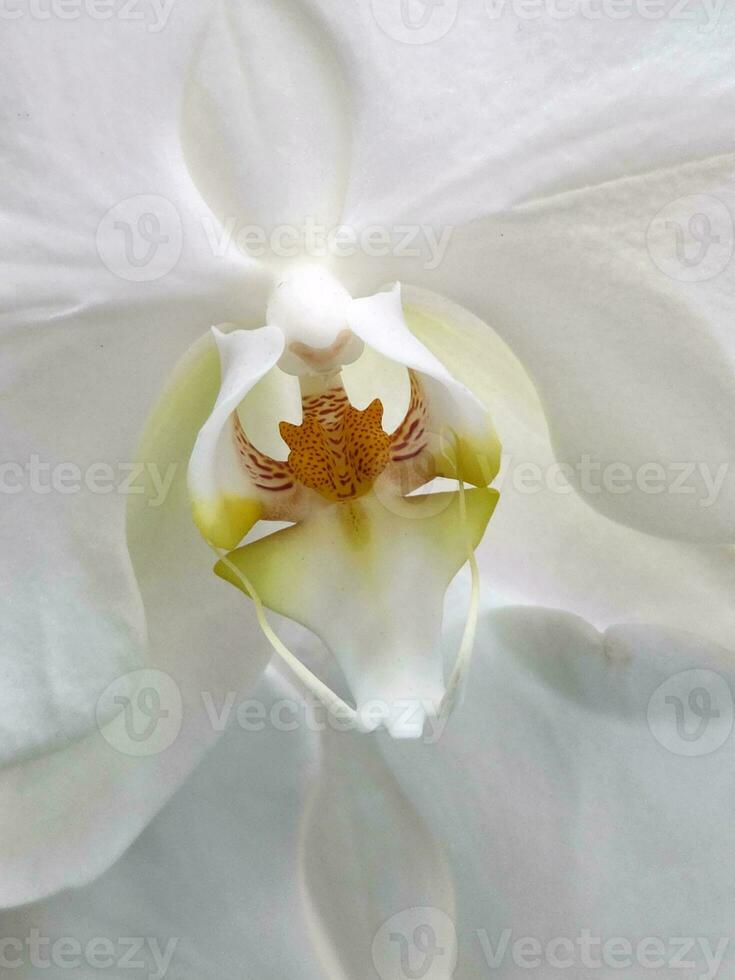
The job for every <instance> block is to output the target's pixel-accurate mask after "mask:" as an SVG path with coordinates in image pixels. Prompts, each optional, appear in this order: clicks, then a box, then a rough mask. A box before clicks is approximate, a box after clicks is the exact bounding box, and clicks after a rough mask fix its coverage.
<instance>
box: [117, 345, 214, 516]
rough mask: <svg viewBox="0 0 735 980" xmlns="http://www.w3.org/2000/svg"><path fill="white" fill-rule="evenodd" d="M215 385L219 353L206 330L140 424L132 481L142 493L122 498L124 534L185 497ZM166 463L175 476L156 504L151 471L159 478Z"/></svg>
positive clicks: (211, 404)
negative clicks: (188, 473) (136, 477)
mask: <svg viewBox="0 0 735 980" xmlns="http://www.w3.org/2000/svg"><path fill="white" fill-rule="evenodd" d="M219 386H220V363H219V354H218V353H217V348H216V347H215V345H214V343H213V342H212V338H211V335H210V334H209V333H207V334H205V335H203V336H202V337H201V338H200V339H199V340H198V341H197V342H196V343H195V344H194V345H193V346H192V347H191V348H190V349H189V350H188V351H187V352H186V354H185V355H184V356H183V358H182V359H181V360H180V361H179V363H178V365H177V366H176V368H175V369H174V372H173V376H172V377H171V380H170V381H169V383H168V384H167V386H166V388H165V389H164V391H163V394H162V395H161V397H160V398H159V399H158V402H157V403H156V405H155V406H154V408H153V410H152V412H151V414H150V415H149V417H148V420H147V422H146V426H145V429H144V431H143V435H142V437H141V441H140V446H139V449H138V455H137V459H136V465H137V466H139V467H141V468H142V472H141V475H140V479H139V480H138V481H137V483H138V484H141V483H142V484H143V492H142V493H140V494H137V493H136V494H132V495H131V496H130V497H129V498H128V533H129V534H131V533H133V532H132V530H131V529H132V528H135V532H134V533H135V534H136V535H137V534H139V533H140V534H144V533H147V531H150V530H151V528H150V525H151V524H152V523H156V522H157V523H160V521H161V515H162V512H163V511H165V510H168V508H169V505H171V506H176V507H178V506H179V504H181V503H182V502H183V501H185V500H186V497H187V489H186V467H187V464H188V462H189V457H190V456H191V451H192V449H193V447H194V443H195V442H196V438H197V435H198V433H199V430H200V429H201V427H202V425H203V424H204V423H205V422H206V420H207V418H208V417H209V415H210V413H211V411H212V406H213V405H214V403H215V401H216V399H217V394H218V392H219ZM169 466H174V467H175V468H176V472H175V478H174V480H173V483H172V485H171V488H170V493H169V494H168V496H167V497H166V499H165V501H164V502H163V504H161V506H157V505H156V504H157V500H158V495H159V489H158V487H157V486H156V482H155V480H154V479H153V474H154V473H155V475H156V476H157V477H158V478H159V480H160V478H161V476H162V475H164V474H165V473H166V471H167V468H168V467H169ZM138 529H140V531H139V530H138ZM144 529H147V531H146V530H144Z"/></svg>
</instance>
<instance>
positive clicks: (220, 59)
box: [182, 0, 349, 259]
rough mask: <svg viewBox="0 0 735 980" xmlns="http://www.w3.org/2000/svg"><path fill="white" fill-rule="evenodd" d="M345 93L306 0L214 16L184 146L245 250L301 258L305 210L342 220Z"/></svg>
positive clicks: (187, 108)
mask: <svg viewBox="0 0 735 980" xmlns="http://www.w3.org/2000/svg"><path fill="white" fill-rule="evenodd" d="M343 93H344V86H343V84H342V83H341V73H340V68H339V66H338V62H337V58H336V56H335V54H334V53H333V52H332V51H331V50H330V49H329V43H328V39H327V37H326V36H325V34H324V31H323V29H322V28H321V26H320V24H319V21H318V20H315V19H314V18H313V16H312V15H311V14H310V13H309V11H308V9H306V8H304V7H303V6H301V5H297V6H294V5H293V4H285V3H282V2H277V3H273V2H271V0H267V2H257V0H256V2H252V3H248V4H247V6H245V7H241V6H239V5H236V4H228V5H226V6H225V5H222V6H221V7H220V8H219V9H218V10H217V11H216V12H215V15H214V16H213V17H212V18H211V22H210V25H209V30H208V33H207V36H206V38H205V41H204V43H203V45H202V49H201V52H200V54H199V56H198V58H197V59H196V61H195V63H194V65H193V67H192V74H191V77H190V80H189V85H188V90H187V95H186V100H185V105H184V113H183V120H182V145H183V150H184V155H185V157H186V161H187V165H188V167H189V170H190V172H191V174H192V176H193V178H194V180H195V182H196V184H197V186H198V187H199V189H200V191H201V193H202V196H203V197H204V199H205V201H206V202H207V204H208V205H209V207H210V208H211V209H212V211H213V212H214V213H215V214H216V215H217V217H218V218H219V220H220V222H221V223H222V225H223V227H224V229H225V231H226V232H229V235H230V236H232V235H233V233H234V234H235V240H236V241H237V242H238V244H242V245H243V247H244V248H245V249H246V250H247V248H248V246H250V248H251V251H252V250H253V249H257V250H258V254H260V255H267V256H268V257H269V258H271V259H278V257H279V256H280V257H281V258H290V259H293V258H295V257H297V256H298V255H299V254H300V251H301V248H302V247H303V240H302V239H303V235H304V227H305V224H304V223H305V221H306V220H307V219H308V220H309V221H310V222H312V223H313V224H314V226H315V227H317V228H320V227H325V228H332V227H333V226H334V225H335V224H336V223H337V222H338V220H339V214H340V211H341V207H342V200H343V195H344V185H345V180H346V170H347V166H348V157H347V154H348V149H349V139H348V116H347V108H346V104H345V100H344V94H343ZM315 107H318V121H317V118H315V111H314V109H315ZM282 232H283V234H281V233H282Z"/></svg>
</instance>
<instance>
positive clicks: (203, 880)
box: [0, 680, 325, 980]
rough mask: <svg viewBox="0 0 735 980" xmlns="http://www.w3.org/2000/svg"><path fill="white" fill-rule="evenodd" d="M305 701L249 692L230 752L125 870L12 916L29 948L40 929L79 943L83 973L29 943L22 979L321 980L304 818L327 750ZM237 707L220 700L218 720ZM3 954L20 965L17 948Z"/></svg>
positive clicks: (7, 919) (267, 690) (268, 690)
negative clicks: (306, 893)
mask: <svg viewBox="0 0 735 980" xmlns="http://www.w3.org/2000/svg"><path fill="white" fill-rule="evenodd" d="M233 695H235V692H234V691H233ZM300 704H301V702H300V699H299V696H298V695H297V694H296V693H295V692H294V691H293V689H292V688H290V687H289V686H287V685H284V684H283V683H282V682H278V683H276V682H274V681H273V680H268V681H265V680H264V682H263V683H262V684H260V685H259V686H258V687H257V688H256V689H255V690H254V691H252V692H251V694H249V695H247V696H245V695H244V694H243V693H242V692H240V691H238V692H237V696H236V697H234V700H233V701H231V702H230V711H229V715H227V714H225V715H224V718H225V720H227V717H229V722H230V724H229V726H228V728H227V730H226V732H225V734H224V736H223V738H222V739H221V741H220V742H219V743H218V745H217V747H216V748H215V749H214V750H213V751H212V752H211V753H210V754H209V756H208V757H207V760H206V762H205V764H203V765H202V766H201V767H200V768H199V769H198V771H197V772H196V773H195V774H194V775H193V776H192V778H191V780H190V781H189V782H188V784H187V785H186V786H185V787H184V788H182V789H181V790H180V791H179V793H178V794H177V795H176V796H175V797H174V798H173V799H172V800H171V802H170V803H169V805H168V806H167V807H166V808H165V809H164V810H163V812H162V813H160V814H159V816H158V817H157V818H156V820H155V821H154V822H153V823H152V824H151V825H150V826H149V827H148V828H147V829H146V831H145V833H144V834H143V835H142V836H141V837H140V838H139V839H138V840H137V841H136V843H135V844H134V845H133V846H132V847H131V848H130V850H129V851H128V852H127V853H126V854H125V855H124V857H122V859H121V860H120V861H119V862H118V864H116V865H115V867H114V868H112V869H111V870H110V871H108V872H107V874H105V875H104V876H103V877H102V878H100V879H99V880H98V881H97V882H95V883H94V884H92V885H89V886H87V887H85V888H82V889H80V890H76V891H70V892H66V893H65V894H63V895H60V896H58V897H55V898H52V899H49V900H46V901H43V902H39V903H37V904H35V905H31V906H28V907H27V908H23V909H16V910H13V911H6V912H5V913H3V914H2V915H0V934H1V935H2V936H3V938H4V939H10V938H12V937H19V938H20V939H21V941H24V940H26V938H29V937H30V936H31V935H32V933H31V930H33V929H36V930H38V932H39V933H40V935H41V936H42V937H46V936H48V937H51V938H52V940H56V939H57V938H58V937H62V936H63V937H69V938H70V939H71V940H72V941H76V942H78V943H79V944H80V945H81V952H80V955H79V957H78V963H79V965H78V967H76V968H71V969H70V966H69V963H70V962H73V959H74V958H73V957H72V958H71V959H70V958H69V957H67V958H66V959H64V958H63V957H58V956H57V957H54V955H53V947H52V946H51V945H50V944H47V945H46V946H45V947H43V946H42V947H41V956H42V958H43V959H51V961H52V965H50V966H47V967H36V968H34V966H33V965H32V963H31V962H30V955H31V954H30V949H29V947H28V946H25V949H24V956H23V966H22V967H18V968H17V969H14V970H12V971H10V970H9V972H12V975H13V976H17V977H19V978H21V980H27V978H30V977H34V976H37V975H39V974H40V973H43V975H44V976H46V977H48V978H49V980H62V978H63V977H67V976H70V975H73V976H74V977H77V978H80V980H91V978H92V977H99V976H100V975H105V974H107V973H110V974H114V975H126V974H129V975H131V976H136V977H138V976H140V977H149V976H157V975H158V976H160V975H161V974H162V973H163V974H165V975H166V976H169V977H182V978H183V977H194V976H196V977H205V976H206V977H217V978H222V980H235V978H241V977H242V976H243V975H252V976H254V977H258V980H281V978H283V977H299V978H303V980H321V978H323V977H324V975H325V974H324V968H323V964H322V963H321V962H320V959H319V956H318V951H317V950H315V949H314V947H313V946H312V941H311V927H310V922H309V921H308V919H307V914H306V910H305V908H304V905H303V900H302V888H301V883H300V880H299V864H300V860H301V857H302V837H301V833H302V831H301V822H302V816H303V812H304V808H305V805H306V800H307V797H308V795H309V792H310V790H311V786H312V779H313V774H314V772H315V769H316V767H317V766H318V761H319V758H318V748H319V746H318V736H317V735H316V734H315V733H314V732H313V731H310V730H308V729H306V728H305V724H304V716H303V714H302V715H298V716H295V714H294V710H295V709H296V708H298V707H300ZM224 705H225V702H224V699H221V698H220V697H219V696H217V697H216V698H215V699H214V709H215V710H216V711H217V712H220V711H222V710H223V707H224ZM238 711H239V714H238ZM238 718H239V719H242V720H243V725H242V726H241V725H240V724H239V723H238ZM259 719H260V720H259ZM294 720H295V721H296V725H297V727H296V728H294V727H293V723H294ZM136 936H140V937H141V945H140V947H139V949H138V950H137V952H136V953H135V955H131V952H130V949H131V941H130V940H128V941H127V942H126V938H125V937H136ZM95 937H100V938H102V937H104V939H106V940H107V941H108V943H111V944H112V945H113V952H112V954H111V956H110V959H111V961H112V962H110V959H107V960H106V959H105V957H104V956H102V957H101V959H99V957H100V949H99V944H98V948H97V954H98V961H97V962H95V957H94V946H89V945H88V944H89V943H90V942H91V941H92V940H93V939H94V938H95ZM143 939H145V942H143V941H142V940H143ZM171 940H174V943H173V948H171V946H170V945H169V943H170V941H171ZM169 951H171V952H172V956H171V958H170V960H169V961H168V962H166V958H165V957H166V953H167V952H169ZM3 952H4V953H7V959H8V961H9V962H13V961H14V959H15V950H14V948H13V947H12V946H10V945H6V946H4V947H3ZM156 952H157V953H159V954H160V955H161V959H159V960H158V961H157V960H156V957H155V955H154V953H156ZM124 955H126V956H127V957H128V960H127V962H125V961H124V960H123V956H124ZM101 963H102V964H104V963H107V966H106V967H105V968H102V967H101V966H100V964H101ZM135 963H138V964H140V965H139V966H137V967H135V966H134V964H135ZM95 967H96V968H95ZM165 967H166V968H165ZM164 968H165V969H164Z"/></svg>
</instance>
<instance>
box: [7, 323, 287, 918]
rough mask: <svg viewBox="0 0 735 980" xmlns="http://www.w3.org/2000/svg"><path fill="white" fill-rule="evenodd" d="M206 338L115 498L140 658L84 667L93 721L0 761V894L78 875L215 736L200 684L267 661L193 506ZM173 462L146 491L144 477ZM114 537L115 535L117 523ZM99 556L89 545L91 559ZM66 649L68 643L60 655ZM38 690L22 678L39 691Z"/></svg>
mask: <svg viewBox="0 0 735 980" xmlns="http://www.w3.org/2000/svg"><path fill="white" fill-rule="evenodd" d="M206 341H208V338H205V343H204V344H201V345H199V348H198V349H196V348H195V349H194V350H193V351H192V353H191V355H190V356H189V357H187V358H186V359H185V360H184V361H183V363H182V365H181V366H180V368H179V370H178V371H177V373H176V375H175V377H174V379H173V380H172V382H171V387H170V389H169V390H168V392H167V393H166V394H165V395H164V397H163V399H162V401H161V404H160V406H159V408H158V411H157V412H156V413H155V414H154V415H153V417H152V419H151V421H150V423H149V427H148V431H147V435H146V438H145V440H144V443H143V446H142V447H141V456H140V458H141V459H142V460H143V461H145V463H146V464H147V467H148V469H147V472H146V478H145V481H143V482H142V483H141V487H142V489H143V491H144V492H143V493H142V494H136V495H134V496H132V497H129V498H125V499H127V500H129V501H130V508H129V513H128V519H127V533H128V538H129V547H130V555H131V557H132V562H133V566H134V571H135V576H136V582H137V587H139V588H140V592H141V595H142V599H143V604H144V606H145V612H146V627H147V634H148V636H147V639H148V643H147V647H146V659H145V661H143V663H142V665H141V670H140V671H139V672H134V673H132V674H129V675H126V674H125V673H124V671H123V670H122V669H121V668H118V670H117V671H116V672H115V673H113V674H112V677H117V675H118V674H122V677H121V678H120V680H119V681H117V682H113V684H112V685H111V687H110V688H108V689H107V690H106V691H103V688H105V686H106V684H107V682H108V681H110V680H111V679H112V677H105V678H104V679H102V678H101V677H100V676H99V674H97V675H95V678H94V681H95V684H94V686H92V685H91V684H90V687H91V691H92V694H93V697H92V699H91V704H90V712H91V714H92V722H91V724H92V725H94V728H95V731H94V732H93V733H92V734H90V735H88V736H87V737H86V738H83V739H80V740H79V741H77V742H76V743H74V744H72V745H68V742H67V747H65V748H63V749H62V750H61V751H57V752H53V753H51V754H48V755H45V756H42V757H41V758H38V759H34V760H32V761H29V762H26V763H23V764H19V765H16V766H12V767H8V768H5V769H3V771H2V773H1V774H0V863H2V867H3V874H2V876H0V905H15V904H19V903H22V902H29V901H33V900H35V899H37V898H39V897H42V896H44V895H47V894H49V893H51V892H53V891H56V890H58V889H60V888H63V887H65V886H69V885H81V884H85V883H87V882H88V881H91V880H92V879H93V878H95V877H96V876H97V875H99V874H101V873H102V872H103V871H104V870H106V868H108V867H109V865H110V864H111V863H112V862H113V861H115V860H116V859H117V858H118V857H119V856H120V854H121V853H122V852H123V851H124V850H125V848H126V847H128V845H129V844H130V843H131V841H132V840H134V838H135V837H136V836H137V834H138V833H139V832H140V831H141V830H142V828H143V827H144V826H145V824H146V823H147V822H148V821H149V820H150V818H151V817H152V816H153V814H154V813H155V812H156V811H157V810H158V809H159V808H160V807H161V805H162V804H163V803H164V802H165V801H166V800H167V799H168V797H169V796H170V795H171V793H172V792H173V791H174V790H175V789H176V788H177V786H178V785H179V784H180V783H181V782H182V780H183V779H184V778H185V777H186V776H187V775H188V773H189V772H190V771H191V769H192V768H193V766H194V765H195V764H196V762H197V761H198V760H199V759H200V758H201V756H202V755H203V753H204V752H205V751H206V749H207V747H208V746H209V745H211V744H212V742H213V741H214V740H215V739H216V738H217V736H218V731H217V729H216V727H215V726H213V724H212V721H211V719H210V716H209V714H208V711H207V704H208V703H209V702H208V701H207V700H205V696H209V697H210V698H211V699H212V700H213V701H214V703H216V704H219V703H221V702H222V700H223V699H224V698H225V696H226V695H227V692H229V691H240V692H243V691H247V690H248V688H249V686H250V685H251V683H252V682H253V681H254V680H255V679H256V678H257V677H258V675H259V673H260V671H261V670H262V669H263V667H264V665H265V663H266V662H267V658H268V648H267V646H266V644H265V642H264V641H262V640H261V638H260V636H259V634H258V633H257V630H256V631H255V632H253V624H252V620H250V610H248V609H247V608H243V604H242V603H240V602H238V601H236V600H237V597H236V596H235V595H231V594H230V590H227V589H225V588H223V586H222V583H221V582H219V581H218V580H217V579H216V578H215V576H214V575H212V572H211V565H212V556H211V551H210V550H209V548H207V546H206V544H205V543H204V542H203V541H202V540H201V537H200V535H199V532H198V531H197V529H196V527H195V526H194V524H193V522H192V520H191V506H190V502H189V497H188V493H187V488H186V463H187V461H188V458H189V456H190V454H191V449H192V447H193V445H194V440H195V438H196V433H197V431H198V430H199V428H200V427H201V425H202V424H203V422H204V420H205V419H206V415H207V413H208V411H209V410H210V408H211V405H212V403H213V401H214V399H215V396H216V392H217V386H218V382H219V372H218V370H217V359H216V353H215V352H214V350H213V349H212V347H211V346H210V345H209V343H208V342H206ZM142 377H143V372H139V373H138V374H137V375H136V381H137V382H138V383H139V384H140V383H141V381H142ZM171 474H173V480H172V481H171V482H170V483H169V484H168V486H167V490H166V492H162V493H157V492H156V491H155V485H156V483H155V478H156V477H158V478H159V479H160V477H161V476H163V477H164V479H167V475H168V477H170V476H171ZM100 499H109V498H100ZM102 519H104V517H103V518H102ZM121 539H122V540H121V544H120V548H121V549H122V548H123V547H124V537H123V530H122V529H121ZM125 554H127V551H126V552H125ZM71 557H74V556H70V558H71ZM76 560H77V561H79V558H76ZM91 560H92V559H91V558H90V561H91ZM105 560H106V561H109V557H107V556H105V557H104V558H103V557H101V556H100V555H99V554H98V555H97V556H96V561H95V566H96V567H98V568H99V566H100V565H104V561H105ZM62 567H63V566H62ZM87 615H89V616H90V617H92V616H97V617H99V618H100V619H103V618H104V616H105V615H109V611H108V609H107V608H106V606H105V605H104V604H102V605H101V606H100V608H98V609H95V608H94V607H91V608H88V612H87ZM97 652H98V655H99V651H97ZM75 656H76V657H77V658H78V656H79V650H78V645H74V644H72V645H71V647H70V650H69V657H70V659H69V663H70V665H71V668H70V669H73V667H74V664H75V663H77V660H76V659H74V658H75ZM44 690H45V689H41V692H40V693H43V692H44ZM11 693H12V692H11ZM40 693H39V692H38V691H35V692H34V691H31V692H30V694H31V695H35V697H36V698H37V699H39V700H40ZM100 695H104V696H103V697H102V698H101V700H100V702H99V706H98V710H97V713H96V717H95V707H96V706H97V699H98V697H99V696H100ZM139 698H142V699H143V700H142V701H141V700H139ZM124 699H128V701H129V704H126V701H125V700H124ZM67 701H68V697H67ZM67 701H64V702H62V703H61V704H60V707H59V712H58V714H57V717H58V718H59V719H62V720H65V719H66V717H67V716H66V715H65V714H64V713H63V711H64V709H65V708H67ZM31 703H33V702H31ZM42 707H43V703H42V702H41V705H40V708H39V711H40V710H41V708H42ZM159 710H160V711H161V712H164V713H165V714H162V715H160V716H159ZM97 723H99V726H100V727H99V729H98V728H97ZM41 732H43V729H41ZM130 733H132V734H130ZM36 734H37V733H36Z"/></svg>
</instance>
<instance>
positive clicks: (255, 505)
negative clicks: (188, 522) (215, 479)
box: [192, 494, 263, 550]
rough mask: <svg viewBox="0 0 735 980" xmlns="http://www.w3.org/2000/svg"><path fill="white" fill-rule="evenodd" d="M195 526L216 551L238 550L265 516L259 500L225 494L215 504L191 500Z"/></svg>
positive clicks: (209, 501) (211, 501) (213, 502)
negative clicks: (252, 528)
mask: <svg viewBox="0 0 735 980" xmlns="http://www.w3.org/2000/svg"><path fill="white" fill-rule="evenodd" d="M192 514H193V517H194V523H195V524H196V526H197V527H198V528H199V530H200V531H201V533H202V535H203V536H204V538H205V539H206V540H207V541H210V542H211V543H212V544H213V545H214V546H215V547H217V548H226V549H227V550H229V549H230V548H235V547H236V546H237V545H238V544H239V543H240V541H242V539H243V538H244V537H245V535H246V534H247V533H248V531H249V530H250V529H251V527H252V526H253V525H254V524H255V523H257V521H259V520H260V518H261V517H262V516H263V505H262V504H261V503H260V501H258V500H253V499H251V498H248V497H238V496H236V495H234V494H222V495H221V496H220V497H218V498H216V499H214V500H192Z"/></svg>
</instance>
